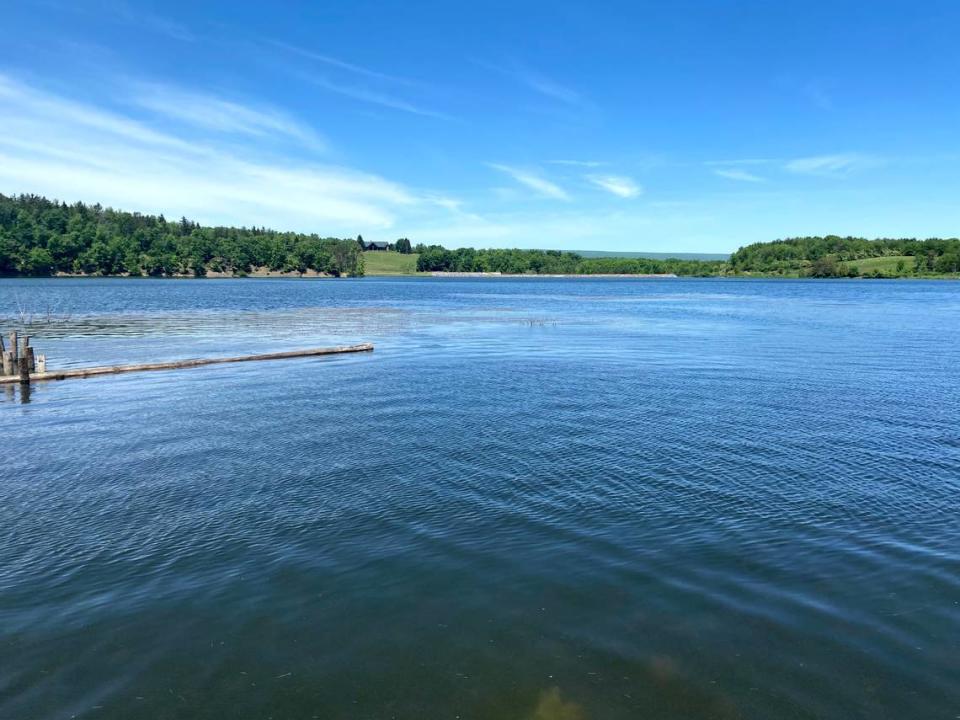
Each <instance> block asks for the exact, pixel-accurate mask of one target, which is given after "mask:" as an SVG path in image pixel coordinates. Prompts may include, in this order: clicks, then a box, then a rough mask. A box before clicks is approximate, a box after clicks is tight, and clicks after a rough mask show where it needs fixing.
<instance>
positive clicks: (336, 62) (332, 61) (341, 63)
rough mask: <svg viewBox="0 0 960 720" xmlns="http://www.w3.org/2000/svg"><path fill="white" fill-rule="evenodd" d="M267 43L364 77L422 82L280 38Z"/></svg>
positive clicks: (407, 82) (394, 81) (401, 82)
mask: <svg viewBox="0 0 960 720" xmlns="http://www.w3.org/2000/svg"><path fill="white" fill-rule="evenodd" d="M267 43H268V44H270V45H273V46H274V47H278V48H281V49H283V50H286V51H287V52H290V53H293V54H294V55H299V56H300V57H305V58H307V59H309V60H314V61H316V62H318V63H322V64H324V65H329V66H330V67H335V68H338V69H340V70H346V71H347V72H351V73H354V74H357V75H362V76H363V77H367V78H372V79H374V80H385V81H387V82H392V83H400V84H402V85H419V84H420V83H418V82H417V81H415V80H410V79H409V78H403V77H398V76H397V75H389V74H387V73H383V72H380V71H379V70H372V69H371V68H368V67H364V66H362V65H356V64H355V63H351V62H347V61H346V60H341V59H339V58H335V57H332V56H330V55H324V54H323V53H318V52H316V51H314V50H308V49H307V48H302V47H299V46H297V45H291V44H289V43H285V42H280V41H279V40H267Z"/></svg>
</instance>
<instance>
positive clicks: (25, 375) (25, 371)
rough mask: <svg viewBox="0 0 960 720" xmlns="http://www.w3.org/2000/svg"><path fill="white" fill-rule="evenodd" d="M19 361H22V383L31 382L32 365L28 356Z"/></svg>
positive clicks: (27, 383)
mask: <svg viewBox="0 0 960 720" xmlns="http://www.w3.org/2000/svg"><path fill="white" fill-rule="evenodd" d="M17 362H19V363H20V384H21V385H29V384H30V366H29V365H28V364H27V358H25V357H22V358H20V359H19V360H18V361H17Z"/></svg>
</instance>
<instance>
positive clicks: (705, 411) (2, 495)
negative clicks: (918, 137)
mask: <svg viewBox="0 0 960 720" xmlns="http://www.w3.org/2000/svg"><path fill="white" fill-rule="evenodd" d="M19 311H22V312H23V313H24V317H26V316H32V317H33V319H34V320H35V321H37V322H36V323H35V324H34V325H33V327H32V328H31V331H30V332H31V334H32V336H33V345H34V346H35V347H36V348H37V350H38V352H43V353H45V354H46V355H47V357H48V358H49V360H48V363H49V366H50V367H51V368H63V367H75V366H83V365H102V364H113V363H124V362H146V361H154V360H164V359H179V358H186V357H197V356H213V355H236V354H253V353H258V352H270V351H278V350H288V349H295V348H305V347H315V346H323V345H332V344H346V343H355V342H365V341H369V342H372V343H374V344H375V345H376V350H375V351H374V352H373V353H364V354H360V355H349V356H336V357H324V358H312V359H299V360H287V361H277V362H263V363H244V364H240V365H217V366H210V367H205V368H198V369H192V370H180V371H174V372H153V373H142V374H131V375H118V376H107V377H99V378H93V379H86V380H68V381H63V382H51V383H43V384H35V385H34V386H33V387H32V389H31V390H30V391H29V393H28V396H24V395H21V392H20V390H19V388H13V387H7V388H4V389H0V428H2V432H3V437H4V440H3V445H2V447H3V452H2V461H3V462H2V467H3V469H2V472H0V478H2V479H0V718H4V720H19V719H21V718H22V719H27V720H35V719H37V718H72V717H78V718H226V717H237V718H278V719H279V718H325V719H329V718H344V719H346V718H351V719H352V718H378V719H379V718H450V719H454V718H462V719H468V718H477V719H484V720H486V719H490V720H494V719H497V720H572V719H574V718H579V719H598V718H644V719H651V718H652V719H660V718H664V719H666V718H670V719H677V718H720V719H726V718H758V719H761V718H763V719H772V718H837V719H838V720H841V719H842V720H849V719H851V718H891V719H893V718H896V719H902V718H955V717H957V716H958V714H960V342H958V337H960V284H956V283H950V282H910V281H899V282H898V281H889V282H888V281H875V282H869V281H859V282H858V281H835V282H834V281H822V282H819V281H760V280H750V281H737V280H692V279H691V280H686V279H684V280H610V279H590V280H573V279H539V280H538V279H519V278H511V279H501V280H490V279H482V280H476V279H458V280H433V279H420V278H409V279H378V278H369V279H362V280H340V281H323V280H320V281H317V280H303V281H298V280H253V279H250V280H236V281H234V280H208V281H191V280H183V281H178V280H167V281H151V280H121V279H116V280H113V279H105V280H92V279H91V280H2V281H0V314H6V316H7V317H6V319H5V320H4V321H3V322H0V327H2V328H4V329H5V330H9V329H10V326H11V322H12V316H13V315H14V314H16V313H18V312H19Z"/></svg>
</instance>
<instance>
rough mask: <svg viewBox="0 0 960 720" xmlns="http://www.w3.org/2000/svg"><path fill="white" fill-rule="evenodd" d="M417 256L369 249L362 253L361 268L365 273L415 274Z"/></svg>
mask: <svg viewBox="0 0 960 720" xmlns="http://www.w3.org/2000/svg"><path fill="white" fill-rule="evenodd" d="M418 257H419V256H418V255H417V254H416V253H411V254H410V255H401V254H400V253H396V252H380V251H376V250H371V251H367V252H365V253H364V254H363V268H364V272H365V273H366V274H367V275H416V274H417V258H418Z"/></svg>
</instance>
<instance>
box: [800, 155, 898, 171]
mask: <svg viewBox="0 0 960 720" xmlns="http://www.w3.org/2000/svg"><path fill="white" fill-rule="evenodd" d="M879 164H881V161H880V159H879V158H876V157H873V156H871V155H860V154H858V153H841V154H837V155H816V156H814V157H804V158H797V159H795V160H791V161H789V162H788V163H787V164H786V165H784V168H785V169H786V170H787V171H788V172H792V173H798V174H802V175H834V176H840V175H848V174H849V173H851V172H854V171H856V170H863V169H866V168H871V167H876V166H877V165H879Z"/></svg>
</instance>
